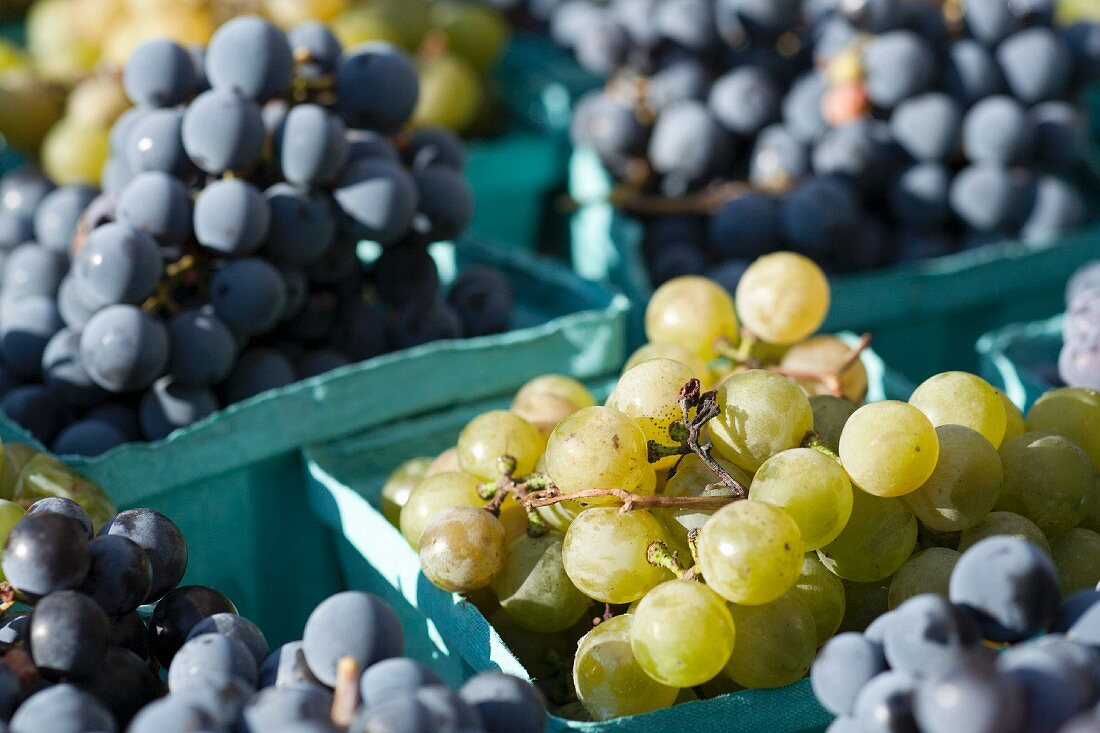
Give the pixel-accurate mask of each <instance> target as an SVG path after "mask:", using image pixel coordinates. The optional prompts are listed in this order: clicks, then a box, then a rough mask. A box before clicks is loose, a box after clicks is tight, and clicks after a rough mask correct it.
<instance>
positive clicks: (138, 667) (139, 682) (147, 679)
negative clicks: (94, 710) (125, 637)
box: [80, 646, 163, 726]
mask: <svg viewBox="0 0 1100 733" xmlns="http://www.w3.org/2000/svg"><path fill="white" fill-rule="evenodd" d="M80 688H81V689H82V690H84V691H85V692H87V693H89V694H91V695H93V696H95V698H96V699H97V700H99V701H100V702H101V703H103V705H105V706H106V707H107V708H108V709H109V710H110V711H111V714H112V715H114V717H115V720H117V721H118V723H119V725H121V726H127V725H129V724H130V721H131V720H133V718H134V716H135V715H137V713H138V711H139V710H141V709H142V708H143V707H145V706H146V705H148V704H149V703H151V702H153V701H154V700H155V699H157V698H158V697H159V696H160V694H161V690H162V688H163V685H162V684H161V682H160V680H159V679H158V678H157V677H156V676H155V675H154V674H153V672H152V671H151V670H150V669H149V665H148V664H147V663H146V662H145V661H144V660H143V659H142V658H141V657H139V656H138V655H137V654H134V653H133V652H132V651H130V650H129V649H124V648H122V647H118V646H112V647H109V648H108V649H107V653H106V655H105V656H104V657H103V663H102V664H100V665H99V666H98V667H96V669H95V670H94V671H93V672H92V674H91V676H90V677H89V678H88V679H86V680H84V681H82V682H81V683H80Z"/></svg>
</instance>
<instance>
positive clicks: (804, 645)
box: [726, 592, 817, 688]
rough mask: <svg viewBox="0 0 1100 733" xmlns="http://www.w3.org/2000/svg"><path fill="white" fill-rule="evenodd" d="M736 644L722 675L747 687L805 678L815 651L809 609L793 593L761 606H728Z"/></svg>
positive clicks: (815, 635)
mask: <svg viewBox="0 0 1100 733" xmlns="http://www.w3.org/2000/svg"><path fill="white" fill-rule="evenodd" d="M730 615H732V616H733V625H734V627H735V628H736V629H737V643H736V644H734V647H733V654H732V655H731V656H730V660H729V663H728V664H727V665H726V674H727V675H729V676H730V677H731V678H733V681H734V682H736V683H737V684H739V685H743V686H745V687H748V688H768V687H782V686H784V685H789V684H791V683H792V682H796V681H798V680H800V679H802V678H803V677H805V676H806V673H807V672H809V671H810V665H811V664H813V661H814V654H815V653H816V651H817V627H816V626H815V624H814V618H813V616H812V615H811V613H810V609H809V608H808V607H807V606H806V604H805V603H803V602H802V599H801V598H799V597H798V595H797V594H796V593H794V592H791V593H787V594H786V595H784V596H781V597H780V598H778V599H776V600H774V601H772V602H771V603H769V604H767V605H764V606H738V605H734V604H731V605H730Z"/></svg>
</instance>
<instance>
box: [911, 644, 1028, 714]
mask: <svg viewBox="0 0 1100 733" xmlns="http://www.w3.org/2000/svg"><path fill="white" fill-rule="evenodd" d="M1022 703H1023V690H1022V689H1020V687H1019V685H1018V684H1017V683H1016V682H1015V681H1014V680H1013V679H1011V678H1010V677H1006V676H1005V675H1002V674H999V673H998V672H997V670H996V669H994V668H993V666H992V665H990V664H989V663H988V662H986V661H984V660H982V659H980V658H978V657H977V656H976V655H971V656H968V657H965V658H963V659H959V660H957V661H955V662H954V663H952V664H951V665H949V666H948V667H946V668H944V669H943V670H940V671H939V673H938V674H934V675H932V676H930V677H928V678H927V679H925V680H924V681H922V682H921V684H920V686H919V687H918V688H917V694H916V703H915V706H914V708H915V712H916V718H917V722H918V723H919V724H920V726H921V728H920V729H921V730H922V731H924V732H925V733H998V732H999V731H1009V730H1020V725H1021V723H1022V722H1023V707H1024V705H1023V704H1022Z"/></svg>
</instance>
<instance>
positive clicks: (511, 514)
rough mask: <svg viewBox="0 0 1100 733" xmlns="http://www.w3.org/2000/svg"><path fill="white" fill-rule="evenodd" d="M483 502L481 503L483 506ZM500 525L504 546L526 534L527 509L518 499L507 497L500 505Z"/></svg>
mask: <svg viewBox="0 0 1100 733" xmlns="http://www.w3.org/2000/svg"><path fill="white" fill-rule="evenodd" d="M484 504H485V502H482V503H481V506H484ZM500 523H501V524H502V525H504V543H505V544H504V546H505V547H507V546H508V545H510V544H512V541H513V540H515V539H517V538H519V537H521V536H523V535H525V534H527V526H528V524H529V522H528V519H527V509H526V508H524V506H523V504H521V503H520V501H519V499H517V498H515V497H514V496H509V497H506V498H505V499H504V501H503V502H501V504H500Z"/></svg>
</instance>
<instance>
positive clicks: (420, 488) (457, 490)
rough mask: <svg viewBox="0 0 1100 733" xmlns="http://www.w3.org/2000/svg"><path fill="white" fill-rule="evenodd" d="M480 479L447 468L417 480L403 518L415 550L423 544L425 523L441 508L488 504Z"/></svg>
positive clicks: (407, 535)
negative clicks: (421, 536)
mask: <svg viewBox="0 0 1100 733" xmlns="http://www.w3.org/2000/svg"><path fill="white" fill-rule="evenodd" d="M479 483H480V482H479V481H478V479H476V478H474V477H473V476H471V475H470V474H468V473H459V472H457V471H445V472H444V473H439V474H436V475H435V476H430V477H428V478H426V479H424V480H423V481H421V482H420V483H419V484H417V486H416V488H415V489H413V490H412V493H411V494H409V499H408V501H406V502H405V508H404V509H402V510H401V521H400V526H401V534H402V535H404V536H405V539H406V540H407V541H408V543H409V544H410V545H412V547H413V549H414V550H415V549H417V548H419V546H420V534H421V533H422V532H423V531H424V527H426V526H427V525H428V522H430V521H431V520H432V517H434V516H435V515H436V514H438V513H439V512H441V511H443V510H444V509H449V508H451V507H456V506H466V507H478V508H480V507H483V506H485V500H484V499H482V498H481V497H480V496H478V493H477V487H478V484H479Z"/></svg>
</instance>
